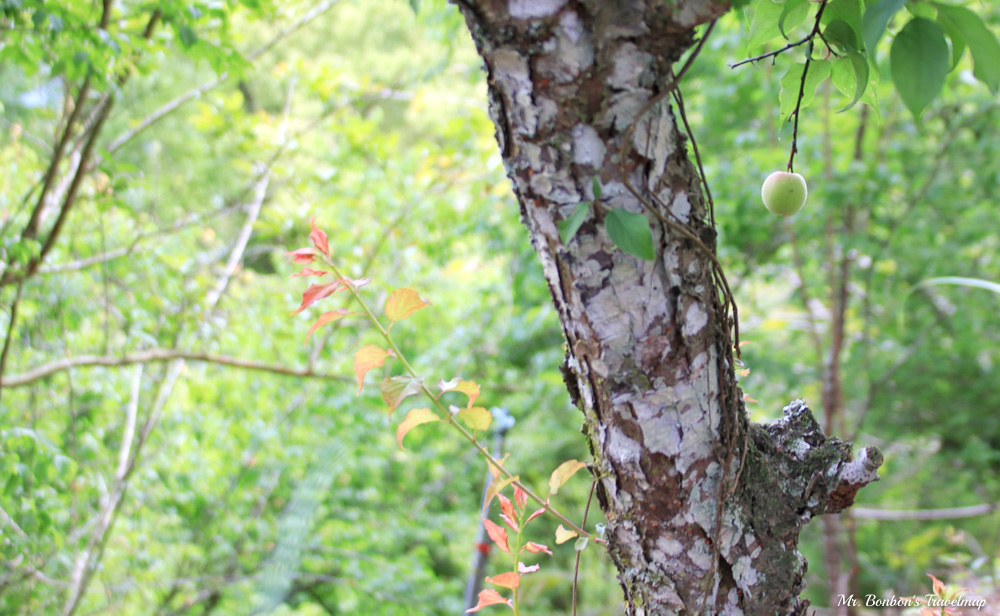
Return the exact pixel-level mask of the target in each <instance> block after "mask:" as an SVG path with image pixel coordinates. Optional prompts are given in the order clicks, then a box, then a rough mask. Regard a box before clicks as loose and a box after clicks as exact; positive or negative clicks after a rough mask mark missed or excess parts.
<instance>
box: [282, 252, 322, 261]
mask: <svg viewBox="0 0 1000 616" xmlns="http://www.w3.org/2000/svg"><path fill="white" fill-rule="evenodd" d="M285 254H286V255H288V256H289V257H291V258H292V261H293V262H295V263H312V262H313V261H315V260H316V249H315V248H299V249H298V250H293V251H291V252H286V253H285Z"/></svg>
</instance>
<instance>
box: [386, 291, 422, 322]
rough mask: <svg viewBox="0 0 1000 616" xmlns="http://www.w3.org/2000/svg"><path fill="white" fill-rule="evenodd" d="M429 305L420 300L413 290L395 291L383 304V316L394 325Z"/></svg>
mask: <svg viewBox="0 0 1000 616" xmlns="http://www.w3.org/2000/svg"><path fill="white" fill-rule="evenodd" d="M430 305H431V303H430V302H428V301H424V300H423V299H421V297H420V295H419V294H418V293H417V292H416V291H414V290H413V289H396V290H395V291H393V292H392V295H390V296H389V299H388V300H386V302H385V316H387V317H389V320H390V321H392V322H393V323H395V322H396V321H401V320H403V319H405V318H406V317H408V316H410V315H411V314H413V313H414V312H416V311H418V310H420V309H421V308H423V307H424V306H430Z"/></svg>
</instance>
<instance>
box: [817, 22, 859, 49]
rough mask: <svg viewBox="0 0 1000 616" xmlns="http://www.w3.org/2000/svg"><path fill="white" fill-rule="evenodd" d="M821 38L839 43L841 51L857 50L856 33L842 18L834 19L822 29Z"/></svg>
mask: <svg viewBox="0 0 1000 616" xmlns="http://www.w3.org/2000/svg"><path fill="white" fill-rule="evenodd" d="M823 38H825V39H826V40H827V41H829V42H830V43H834V44H836V45H839V46H840V48H841V49H842V50H843V51H857V50H858V35H857V34H856V33H855V32H854V29H853V28H851V26H850V24H848V23H847V22H846V21H844V20H843V19H834V20H833V21H831V22H830V23H829V24H827V26H826V30H824V31H823Z"/></svg>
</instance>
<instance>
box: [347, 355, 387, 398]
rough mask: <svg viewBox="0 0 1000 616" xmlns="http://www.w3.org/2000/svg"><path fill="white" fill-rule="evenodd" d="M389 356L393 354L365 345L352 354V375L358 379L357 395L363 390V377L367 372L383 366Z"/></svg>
mask: <svg viewBox="0 0 1000 616" xmlns="http://www.w3.org/2000/svg"><path fill="white" fill-rule="evenodd" d="M390 355H395V353H393V352H392V351H391V350H389V351H386V350H384V349H382V348H380V347H377V346H375V345H374V344H368V345H365V346H363V347H361V348H360V349H359V350H358V352H357V353H355V354H354V375H355V376H356V377H357V378H358V394H360V393H361V390H362V389H363V388H364V384H365V375H366V374H368V371H369V370H371V369H372V368H378V367H379V366H381V365H382V364H384V363H385V358H386V357H389V356H390Z"/></svg>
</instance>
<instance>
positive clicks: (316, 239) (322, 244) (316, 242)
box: [309, 218, 330, 257]
mask: <svg viewBox="0 0 1000 616" xmlns="http://www.w3.org/2000/svg"><path fill="white" fill-rule="evenodd" d="M309 226H310V227H312V231H310V232H309V239H311V240H312V241H313V246H315V247H316V250H318V251H320V252H322V253H323V254H325V255H326V256H328V257H329V256H330V244H329V240H328V238H327V236H326V233H324V232H323V231H321V230H320V229H319V227H317V226H316V219H315V218H313V219H312V220H310V221H309Z"/></svg>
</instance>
